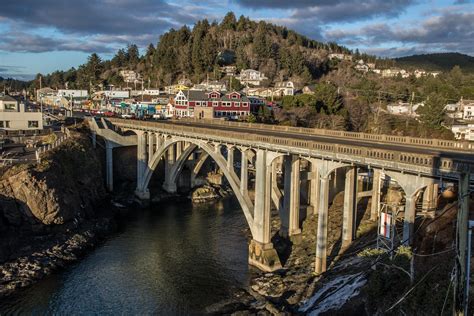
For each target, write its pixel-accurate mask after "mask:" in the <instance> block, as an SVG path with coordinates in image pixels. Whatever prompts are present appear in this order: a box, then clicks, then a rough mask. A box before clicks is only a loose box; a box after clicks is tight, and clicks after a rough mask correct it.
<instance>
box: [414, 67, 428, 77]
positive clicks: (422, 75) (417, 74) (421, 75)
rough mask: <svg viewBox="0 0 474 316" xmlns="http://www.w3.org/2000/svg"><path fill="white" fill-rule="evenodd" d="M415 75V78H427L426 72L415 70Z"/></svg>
mask: <svg viewBox="0 0 474 316" xmlns="http://www.w3.org/2000/svg"><path fill="white" fill-rule="evenodd" d="M413 75H414V76H415V78H421V77H424V76H426V71H424V70H419V69H415V71H413Z"/></svg>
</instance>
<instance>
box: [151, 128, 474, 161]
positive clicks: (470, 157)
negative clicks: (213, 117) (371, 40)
mask: <svg viewBox="0 0 474 316" xmlns="http://www.w3.org/2000/svg"><path fill="white" fill-rule="evenodd" d="M160 123H166V124H172V125H185V126H191V127H205V128H213V129H217V130H224V131H227V132H229V131H231V132H236V133H252V134H258V135H263V136H273V137H280V138H290V139H301V140H305V141H317V142H326V143H327V142H330V143H334V144H341V145H351V146H354V145H355V146H361V147H369V148H377V149H383V150H392V151H393V150H395V151H402V152H407V153H415V154H426V155H434V156H439V157H446V158H453V159H456V160H465V161H469V162H474V153H472V154H470V153H465V152H456V151H450V150H443V149H435V148H429V147H422V145H420V146H414V145H404V144H393V143H390V144H388V143H379V142H368V141H361V140H355V139H345V138H340V137H334V136H322V135H308V134H299V133H295V132H282V131H274V130H262V129H258V128H256V129H253V130H249V129H248V128H246V127H238V126H222V125H209V124H205V123H199V122H189V121H185V120H181V121H160Z"/></svg>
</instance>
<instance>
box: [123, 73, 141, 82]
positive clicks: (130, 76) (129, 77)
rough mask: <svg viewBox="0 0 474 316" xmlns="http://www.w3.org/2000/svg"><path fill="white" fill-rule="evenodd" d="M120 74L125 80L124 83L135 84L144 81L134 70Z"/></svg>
mask: <svg viewBox="0 0 474 316" xmlns="http://www.w3.org/2000/svg"><path fill="white" fill-rule="evenodd" d="M119 74H120V76H121V77H122V78H123V81H124V82H127V83H134V82H137V81H141V80H142V77H141V76H140V74H138V73H136V72H135V71H133V70H120V72H119Z"/></svg>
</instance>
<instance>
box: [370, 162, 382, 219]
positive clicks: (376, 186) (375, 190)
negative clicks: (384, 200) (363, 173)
mask: <svg viewBox="0 0 474 316" xmlns="http://www.w3.org/2000/svg"><path fill="white" fill-rule="evenodd" d="M380 190H381V179H380V170H379V169H374V175H373V180H372V200H371V202H370V220H371V221H374V222H375V221H376V220H377V218H378V216H379V209H380Z"/></svg>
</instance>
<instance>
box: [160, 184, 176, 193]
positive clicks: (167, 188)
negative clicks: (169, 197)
mask: <svg viewBox="0 0 474 316" xmlns="http://www.w3.org/2000/svg"><path fill="white" fill-rule="evenodd" d="M163 190H165V191H166V192H168V193H176V192H178V188H177V186H176V183H166V182H165V183H164V184H163Z"/></svg>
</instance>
